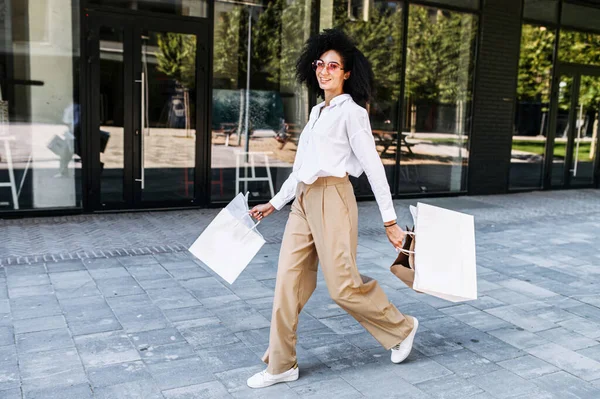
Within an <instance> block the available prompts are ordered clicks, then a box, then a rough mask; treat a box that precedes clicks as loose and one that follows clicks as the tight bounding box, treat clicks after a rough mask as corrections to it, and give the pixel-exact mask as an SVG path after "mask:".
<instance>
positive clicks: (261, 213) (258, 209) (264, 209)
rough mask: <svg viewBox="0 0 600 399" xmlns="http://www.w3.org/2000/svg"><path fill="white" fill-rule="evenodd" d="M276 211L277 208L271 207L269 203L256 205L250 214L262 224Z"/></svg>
mask: <svg viewBox="0 0 600 399" xmlns="http://www.w3.org/2000/svg"><path fill="white" fill-rule="evenodd" d="M274 211H275V207H274V206H273V205H271V203H270V202H267V203H266V204H260V205H256V206H255V207H254V208H252V209H250V211H249V212H248V213H250V216H252V217H253V218H254V219H256V220H258V221H259V222H260V221H261V220H263V219H264V218H266V217H267V216H269V215H270V214H272V213H273V212H274Z"/></svg>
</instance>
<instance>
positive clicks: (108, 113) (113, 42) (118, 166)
mask: <svg viewBox="0 0 600 399" xmlns="http://www.w3.org/2000/svg"><path fill="white" fill-rule="evenodd" d="M124 79H125V77H124V60H123V30H122V29H115V28H109V27H104V26H103V27H100V79H99V82H100V85H99V86H100V101H99V104H100V110H99V115H100V129H99V137H100V200H101V202H103V203H107V202H122V201H124V199H125V198H124V195H125V190H124V187H125V180H124V178H125V175H124V170H125V169H124V168H125V155H124V147H125V144H124V143H125V128H124V123H125V121H124V119H125V115H124V102H123V101H124V98H125V97H124V89H125V82H124Z"/></svg>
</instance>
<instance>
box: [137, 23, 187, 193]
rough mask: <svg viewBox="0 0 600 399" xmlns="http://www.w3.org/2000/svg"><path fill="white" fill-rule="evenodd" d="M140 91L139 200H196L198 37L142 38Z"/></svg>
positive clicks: (157, 34)
mask: <svg viewBox="0 0 600 399" xmlns="http://www.w3.org/2000/svg"><path fill="white" fill-rule="evenodd" d="M141 39H142V49H141V51H142V54H141V60H142V68H141V70H142V79H141V82H140V84H141V85H143V87H141V90H140V94H141V95H140V115H141V118H142V120H141V124H142V125H141V140H140V147H141V148H140V154H141V156H142V165H141V168H142V171H141V173H142V174H141V179H140V180H142V182H140V183H141V188H142V200H143V201H168V200H181V199H191V198H193V197H194V170H195V168H194V167H195V147H196V144H195V141H196V130H195V129H194V127H195V126H196V122H195V118H196V115H195V112H194V111H195V109H196V102H195V98H196V94H195V93H196V36H195V35H189V34H181V33H171V32H144V33H143V34H142V37H141Z"/></svg>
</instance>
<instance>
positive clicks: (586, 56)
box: [558, 20, 600, 65]
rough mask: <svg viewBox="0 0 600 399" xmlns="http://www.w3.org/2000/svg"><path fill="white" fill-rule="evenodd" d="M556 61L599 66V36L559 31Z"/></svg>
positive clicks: (565, 30)
mask: <svg viewBox="0 0 600 399" xmlns="http://www.w3.org/2000/svg"><path fill="white" fill-rule="evenodd" d="M597 21H598V20H595V23H597ZM558 59H559V61H561V62H567V63H573V64H588V65H600V34H596V33H587V32H576V31H570V30H567V29H561V31H560V41H559V50H558Z"/></svg>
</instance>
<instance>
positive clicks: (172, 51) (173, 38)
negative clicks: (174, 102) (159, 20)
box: [155, 32, 196, 135]
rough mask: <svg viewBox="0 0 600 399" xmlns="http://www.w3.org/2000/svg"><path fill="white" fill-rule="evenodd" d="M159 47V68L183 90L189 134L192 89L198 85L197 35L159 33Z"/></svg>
mask: <svg viewBox="0 0 600 399" xmlns="http://www.w3.org/2000/svg"><path fill="white" fill-rule="evenodd" d="M157 41H158V49H159V51H157V52H156V54H155V55H156V59H157V61H158V65H157V67H156V68H157V69H158V70H159V71H160V72H162V73H164V74H165V75H167V76H168V77H170V78H171V79H173V80H175V82H176V83H177V85H178V86H179V89H181V90H182V91H183V103H184V110H185V131H186V133H187V134H188V135H189V131H190V127H191V126H190V125H191V118H190V93H189V92H190V90H191V89H193V88H194V87H195V86H196V81H195V80H196V36H195V35H185V34H180V33H171V32H167V33H159V34H158V35H157Z"/></svg>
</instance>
